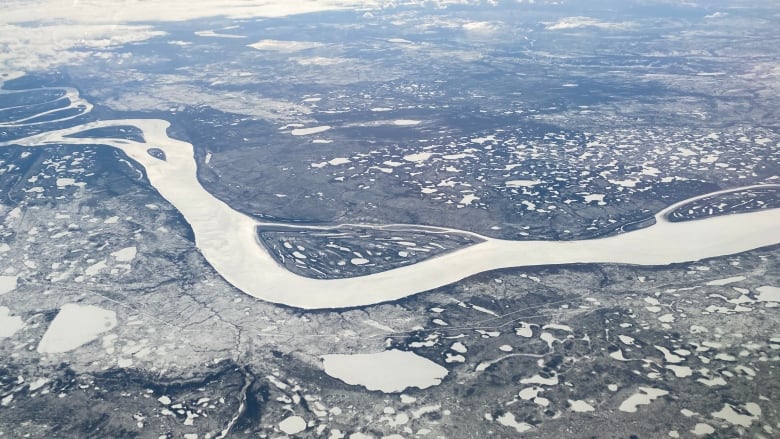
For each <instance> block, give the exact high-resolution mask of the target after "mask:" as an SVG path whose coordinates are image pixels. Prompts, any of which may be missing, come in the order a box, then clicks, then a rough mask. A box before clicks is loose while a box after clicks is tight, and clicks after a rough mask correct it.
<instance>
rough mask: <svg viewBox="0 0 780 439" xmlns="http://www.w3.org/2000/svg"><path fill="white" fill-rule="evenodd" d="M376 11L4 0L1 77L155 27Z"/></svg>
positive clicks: (256, 0)
mask: <svg viewBox="0 0 780 439" xmlns="http://www.w3.org/2000/svg"><path fill="white" fill-rule="evenodd" d="M377 6H379V0H295V1H289V2H280V1H277V0H253V1H249V0H198V1H192V0H165V1H151V0H4V1H2V2H0V77H2V76H1V75H2V74H8V73H10V72H15V71H26V72H33V71H43V70H49V69H52V68H56V67H58V66H62V65H68V64H75V63H79V62H81V61H84V60H85V59H86V58H88V57H90V56H93V53H94V52H95V51H101V50H105V49H109V48H112V47H116V46H120V45H122V44H127V43H134V42H140V41H145V40H148V39H150V38H154V37H157V36H161V35H164V34H165V33H164V32H162V31H160V30H158V29H157V28H156V27H155V25H154V24H153V23H158V22H170V21H185V20H194V19H198V18H206V17H219V16H224V17H228V18H253V17H282V16H288V15H295V14H303V13H310V12H321V11H327V10H335V9H348V8H349V9H364V8H372V7H377ZM211 36H217V35H211Z"/></svg>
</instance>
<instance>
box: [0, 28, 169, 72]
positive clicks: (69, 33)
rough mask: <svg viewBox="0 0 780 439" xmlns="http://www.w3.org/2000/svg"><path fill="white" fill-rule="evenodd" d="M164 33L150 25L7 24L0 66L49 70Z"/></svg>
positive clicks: (1, 35) (1, 33)
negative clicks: (96, 52)
mask: <svg viewBox="0 0 780 439" xmlns="http://www.w3.org/2000/svg"><path fill="white" fill-rule="evenodd" d="M161 35H165V33H164V32H161V31H157V30H154V29H153V28H152V27H150V26H147V25H116V24H114V25H108V24H98V25H87V26H74V25H70V24H42V25H38V26H29V25H24V26H22V25H12V24H11V25H4V26H1V27H0V69H1V70H2V71H4V72H8V71H15V70H23V71H27V72H31V71H40V70H47V69H49V68H51V67H53V66H57V65H63V64H68V63H75V62H79V61H82V60H84V59H86V58H88V57H89V56H91V55H92V53H93V52H94V51H95V50H104V49H109V48H112V47H116V46H120V45H123V44H127V43H133V42H138V41H144V40H148V39H149V38H153V37H156V36H161Z"/></svg>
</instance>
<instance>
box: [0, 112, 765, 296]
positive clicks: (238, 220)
mask: <svg viewBox="0 0 780 439" xmlns="http://www.w3.org/2000/svg"><path fill="white" fill-rule="evenodd" d="M128 125H132V126H135V127H138V128H139V129H141V130H142V131H143V133H144V137H145V139H146V143H139V142H135V141H132V140H125V139H115V138H101V139H95V138H68V137H65V136H67V135H70V134H75V133H78V132H81V131H85V130H89V129H94V128H102V127H112V126H128ZM168 126H169V123H168V122H166V121H164V120H156V119H127V120H110V121H98V122H91V123H86V124H82V125H79V126H75V127H71V128H65V129H60V130H53V131H49V132H46V133H42V134H37V135H33V136H30V137H26V138H23V139H18V140H14V141H11V142H5V143H0V147H1V146H9V145H21V146H28V147H35V146H45V145H60V144H71V145H74V144H84V145H87V144H89V145H95V144H103V145H107V146H111V147H114V148H117V149H120V150H122V151H123V152H124V153H125V154H126V155H127V156H128V157H130V158H132V159H133V160H134V161H136V162H137V163H138V164H140V165H141V166H143V167H144V169H145V170H146V174H147V176H148V178H149V182H150V183H151V184H152V186H154V188H155V189H156V190H157V191H158V192H159V193H160V195H162V196H163V197H164V198H165V199H167V200H168V201H169V202H170V203H171V204H172V205H173V206H175V207H176V208H177V209H178V210H179V211H180V212H181V213H182V215H183V216H184V218H185V219H186V220H187V222H188V223H189V224H190V226H191V227H192V230H193V233H194V236H195V243H196V245H197V247H198V248H199V249H200V251H201V253H202V254H203V256H204V257H205V258H206V260H207V261H208V262H209V263H210V264H211V265H212V266H213V267H214V268H215V269H216V270H217V271H218V272H219V273H220V275H222V277H224V278H225V280H227V281H228V282H229V283H231V284H232V285H234V286H235V287H236V288H238V289H240V290H241V291H243V292H245V293H246V294H249V295H251V296H254V297H257V298H259V299H262V300H266V301H269V302H274V303H278V304H284V305H288V306H293V307H298V308H305V309H322V308H346V307H357V306H364V305H370V304H375V303H380V302H386V301H393V300H397V299H401V298H404V297H407V296H410V295H413V294H416V293H419V292H423V291H427V290H430V289H433V288H437V287H440V286H444V285H447V284H450V283H453V282H456V281H458V280H461V279H464V278H466V277H469V276H471V275H474V274H477V273H481V272H484V271H488V270H495V269H500V268H509V267H523V266H535V265H548V264H572V263H620V264H638V265H666V264H672V263H679V262H688V261H696V260H700V259H703V258H710V257H716V256H722V255H728V254H734V253H739V252H743V251H747V250H751V249H755V248H759V247H763V246H768V245H773V244H777V243H779V242H780V227H778V224H780V212H779V211H778V209H765V210H759V211H753V212H748V213H741V214H732V215H722V216H714V217H709V218H705V219H699V220H695V221H686V222H677V223H672V222H669V221H667V220H666V215H667V213H669V212H671V211H673V210H675V209H677V208H678V207H679V206H682V205H685V204H686V203H688V202H690V201H693V200H695V199H699V198H703V197H706V196H711V195H713V194H706V195H702V196H700V197H696V198H693V199H690V200H685V201H682V202H680V203H676V204H674V205H672V206H669V207H668V208H666V209H664V210H663V211H661V212H659V213H658V214H656V216H655V219H656V224H655V225H652V226H650V227H647V228H644V229H639V230H635V231H631V232H627V233H623V234H620V235H615V236H610V237H605V238H599V239H590V240H579V241H508V240H500V239H493V238H488V237H485V236H481V235H477V234H474V233H469V232H464V231H461V230H455V229H441V230H446V231H449V232H457V233H468V234H470V235H472V236H476V237H479V238H481V239H483V240H484V241H483V242H480V243H478V244H475V245H471V246H469V247H465V248H462V249H459V250H456V251H452V252H449V253H445V254H443V255H441V256H438V257H434V258H430V259H427V260H424V261H421V262H418V263H415V264H413V265H408V266H404V267H400V268H395V269H391V270H387V271H384V272H380V273H375V274H369V275H365V276H359V277H353V278H346V279H327V280H324V279H312V278H307V277H302V276H299V275H297V274H295V273H292V272H290V271H288V270H287V269H286V268H284V267H282V266H281V265H279V264H278V263H277V262H276V260H275V259H274V258H273V257H272V255H271V254H270V253H269V252H268V251H267V250H266V248H264V247H263V246H262V245H261V244H260V243H259V242H258V240H257V234H256V230H255V229H256V227H257V226H258V225H260V224H261V223H259V222H258V221H256V220H255V219H253V218H251V217H249V216H247V215H245V214H243V213H241V212H238V211H236V210H234V209H233V208H231V207H230V206H228V205H227V204H225V203H224V202H223V201H221V200H219V199H218V198H216V197H215V196H214V195H212V194H211V193H209V192H208V191H206V189H204V188H203V186H202V185H201V184H200V182H199V181H198V179H197V165H196V162H195V158H194V151H193V146H192V145H191V144H189V143H187V142H183V141H180V140H176V139H173V138H170V137H168V135H167V133H166V130H167V128H168ZM149 148H159V149H161V150H163V151H164V152H165V156H166V160H160V159H158V158H155V157H153V156H152V155H150V154H149V153H148V152H147V150H148V149H149ZM767 186H769V185H767ZM772 186H775V187H778V186H780V185H772ZM739 189H744V188H739ZM739 189H733V190H731V191H734V190H739ZM722 192H730V191H728V190H727V191H722Z"/></svg>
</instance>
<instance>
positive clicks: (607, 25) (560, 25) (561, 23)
mask: <svg viewBox="0 0 780 439" xmlns="http://www.w3.org/2000/svg"><path fill="white" fill-rule="evenodd" d="M634 26H635V23H633V22H630V21H618V22H612V21H601V20H597V19H595V18H590V17H566V18H561V19H560V20H558V21H557V22H555V23H547V26H546V29H547V30H565V29H579V28H585V27H595V28H598V29H604V30H622V29H629V28H632V27H634Z"/></svg>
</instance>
